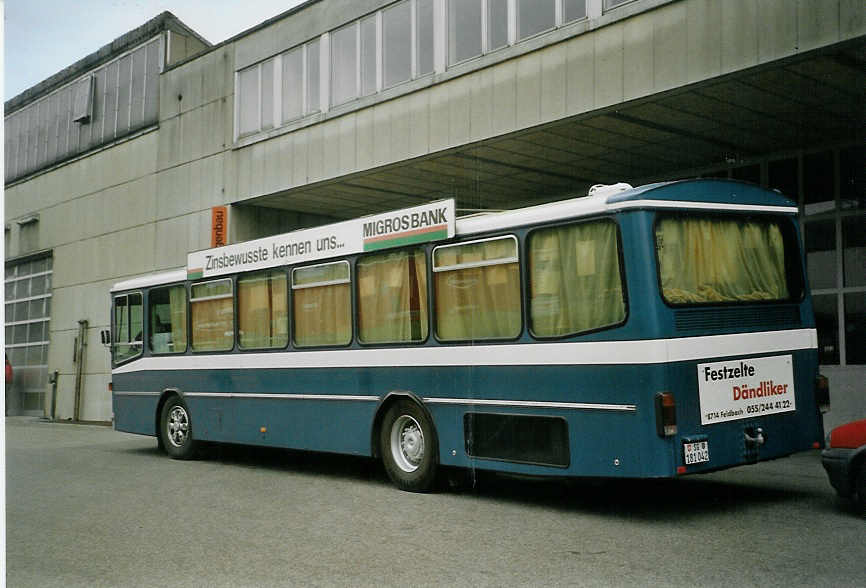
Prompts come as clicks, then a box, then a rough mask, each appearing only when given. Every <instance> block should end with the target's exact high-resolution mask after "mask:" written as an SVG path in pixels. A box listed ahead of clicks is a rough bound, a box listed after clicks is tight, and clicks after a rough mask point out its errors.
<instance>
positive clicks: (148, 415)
mask: <svg viewBox="0 0 866 588" xmlns="http://www.w3.org/2000/svg"><path fill="white" fill-rule="evenodd" d="M112 388H113V392H112V394H111V406H112V411H113V412H114V429H115V430H116V431H124V432H127V433H137V434H139V435H151V436H155V435H156V426H155V425H156V420H155V418H154V416H155V414H156V405H157V402H158V401H159V396H158V395H157V394H152V395H144V394H135V395H128V394H123V393H124V392H139V393H140V392H142V391H143V390H141V389H135V387H134V378H131V377H130V376H128V375H121V374H117V375H114V376H113V377H112Z"/></svg>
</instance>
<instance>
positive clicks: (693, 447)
mask: <svg viewBox="0 0 866 588" xmlns="http://www.w3.org/2000/svg"><path fill="white" fill-rule="evenodd" d="M683 452H684V453H685V458H686V459H685V461H686V465H692V464H695V463H704V462H707V461H710V446H709V443H708V442H707V441H698V442H697V443H683Z"/></svg>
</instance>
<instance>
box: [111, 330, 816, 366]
mask: <svg viewBox="0 0 866 588" xmlns="http://www.w3.org/2000/svg"><path fill="white" fill-rule="evenodd" d="M817 347H818V336H817V331H816V330H815V329H791V330H786V331H765V332H760V333H735V334H732V335H708V336H703V337H682V338H676V339H648V340H639V341H592V342H571V343H517V344H502V345H449V346H445V345H443V346H441V347H428V346H418V347H396V348H381V347H380V348H375V349H328V350H318V351H287V352H273V353H229V354H219V355H176V356H160V357H145V358H142V359H138V360H134V361H131V362H129V363H128V364H126V365H122V366H120V367H117V368H115V369H114V370H113V371H112V373H113V374H128V373H136V372H149V371H158V370H229V369H234V370H246V369H303V368H365V367H369V368H372V367H451V366H454V367H457V366H533V365H540V366H547V365H584V366H592V365H651V364H662V363H671V362H678V361H691V360H696V359H712V358H716V357H742V356H746V355H757V354H767V353H779V352H787V351H795V350H798V349H816V348H817Z"/></svg>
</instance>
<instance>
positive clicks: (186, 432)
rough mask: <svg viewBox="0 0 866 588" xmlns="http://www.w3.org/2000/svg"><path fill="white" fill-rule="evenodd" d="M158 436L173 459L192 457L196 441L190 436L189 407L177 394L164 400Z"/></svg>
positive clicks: (196, 446)
mask: <svg viewBox="0 0 866 588" xmlns="http://www.w3.org/2000/svg"><path fill="white" fill-rule="evenodd" d="M159 423H160V424H159V436H160V441H161V444H162V446H163V449H165V452H166V453H167V454H168V455H169V456H170V457H172V458H174V459H193V458H194V457H195V456H196V450H197V449H198V443H197V442H196V440H195V439H193V436H192V421H191V420H190V417H189V409H187V407H186V404H184V402H183V400H181V399H180V398H179V397H177V396H172V397H171V398H169V399H168V400H166V402H165V404H164V405H163V407H162V414H161V416H160V419H159Z"/></svg>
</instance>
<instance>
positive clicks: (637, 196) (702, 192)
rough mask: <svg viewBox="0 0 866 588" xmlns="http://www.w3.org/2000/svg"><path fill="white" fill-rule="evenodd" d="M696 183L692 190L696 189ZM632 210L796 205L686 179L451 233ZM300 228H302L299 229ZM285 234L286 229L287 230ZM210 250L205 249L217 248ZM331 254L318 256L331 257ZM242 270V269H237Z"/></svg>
mask: <svg viewBox="0 0 866 588" xmlns="http://www.w3.org/2000/svg"><path fill="white" fill-rule="evenodd" d="M698 186H699V187H700V189H699V190H696V189H695V188H696V187H698ZM634 209H679V210H707V211H726V210H727V211H737V210H738V211H753V212H775V213H783V214H796V213H797V205H796V203H795V202H793V201H792V200H789V199H788V198H785V197H784V196H783V195H781V194H780V193H778V192H774V191H770V190H766V189H764V188H761V187H759V186H755V185H754V184H750V183H747V182H741V181H737V180H726V179H715V178H708V179H691V180H677V181H673V182H659V183H655V184H646V185H644V186H638V187H637V188H628V189H625V190H621V191H616V192H614V193H611V192H609V191H602V193H601V194H599V195H597V196H580V197H576V198H570V199H567V200H560V201H557V202H550V203H547V204H539V205H536V206H529V207H526V208H518V209H514V210H508V211H504V212H491V213H486V214H473V215H471V216H468V217H461V218H458V219H456V222H455V224H456V226H455V234H456V235H458V236H459V235H473V234H479V233H486V232H489V231H496V230H503V229H513V228H517V227H521V226H526V225H531V224H535V223H542V222H550V221H557V220H567V219H572V218H580V217H587V216H596V215H599V214H609V213H615V212H620V211H624V210H634ZM305 230H306V229H305ZM289 234H291V233H289ZM217 250H219V249H216V250H210V251H217ZM335 253H337V252H332V253H329V254H327V255H324V256H323V257H322V259H325V258H328V257H334V254H335ZM241 271H243V270H241ZM187 277H188V271H186V270H183V269H179V270H174V271H169V272H162V273H158V274H151V275H147V276H142V277H137V278H133V279H131V280H125V281H123V282H118V283H117V284H115V285H114V286H113V287H112V288H111V291H112V292H119V291H122V290H134V289H139V288H143V287H149V286H155V285H160V284H170V283H173V282H183V281H184V280H186V279H187Z"/></svg>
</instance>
